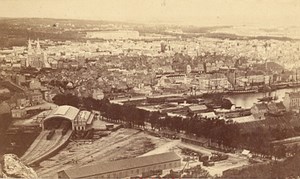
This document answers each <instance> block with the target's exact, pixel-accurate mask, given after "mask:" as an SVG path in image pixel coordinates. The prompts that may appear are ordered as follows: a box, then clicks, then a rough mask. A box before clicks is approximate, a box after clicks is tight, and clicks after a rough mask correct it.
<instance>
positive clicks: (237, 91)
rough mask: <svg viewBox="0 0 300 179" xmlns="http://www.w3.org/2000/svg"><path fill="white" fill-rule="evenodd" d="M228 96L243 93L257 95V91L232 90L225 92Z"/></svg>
mask: <svg viewBox="0 0 300 179" xmlns="http://www.w3.org/2000/svg"><path fill="white" fill-rule="evenodd" d="M226 92H227V93H228V94H244V93H258V89H241V90H237V89H233V90H228V91H226Z"/></svg>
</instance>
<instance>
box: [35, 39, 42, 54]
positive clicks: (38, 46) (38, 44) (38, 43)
mask: <svg viewBox="0 0 300 179" xmlns="http://www.w3.org/2000/svg"><path fill="white" fill-rule="evenodd" d="M36 49H37V51H40V50H41V45H40V39H37V44H36Z"/></svg>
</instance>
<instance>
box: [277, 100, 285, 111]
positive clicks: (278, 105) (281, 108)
mask: <svg viewBox="0 0 300 179" xmlns="http://www.w3.org/2000/svg"><path fill="white" fill-rule="evenodd" d="M276 106H277V109H279V110H285V106H284V104H283V103H282V102H280V103H276Z"/></svg>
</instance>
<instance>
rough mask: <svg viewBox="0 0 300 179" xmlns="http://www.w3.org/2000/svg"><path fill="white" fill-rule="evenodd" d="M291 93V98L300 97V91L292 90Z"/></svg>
mask: <svg viewBox="0 0 300 179" xmlns="http://www.w3.org/2000/svg"><path fill="white" fill-rule="evenodd" d="M289 95H290V97H291V98H300V92H291V93H289Z"/></svg>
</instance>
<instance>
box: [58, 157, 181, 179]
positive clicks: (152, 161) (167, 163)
mask: <svg viewBox="0 0 300 179" xmlns="http://www.w3.org/2000/svg"><path fill="white" fill-rule="evenodd" d="M180 166H181V158H180V157H179V156H178V155H177V154H176V153H175V152H167V153H162V154H156V155H150V156H144V157H137V158H130V159H124V160H118V161H113V162H101V163H96V164H94V165H88V166H83V167H75V168H71V169H67V170H63V171H60V172H58V178H124V177H131V176H137V175H142V173H146V172H149V171H153V170H166V169H172V168H177V167H180Z"/></svg>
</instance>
